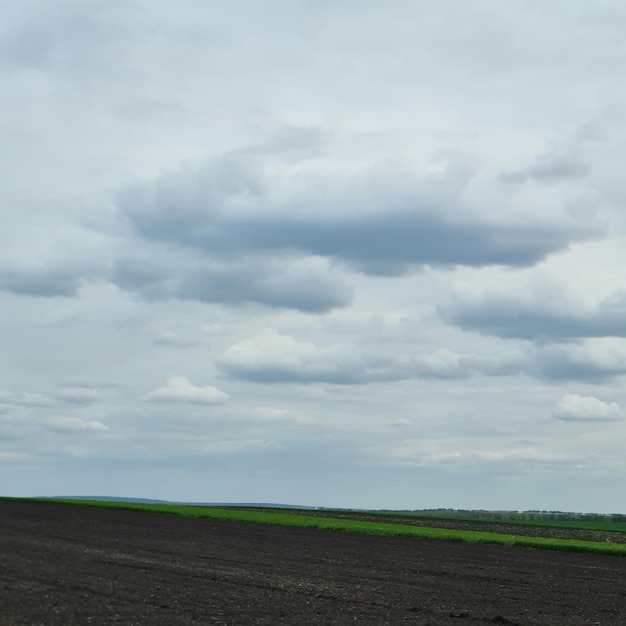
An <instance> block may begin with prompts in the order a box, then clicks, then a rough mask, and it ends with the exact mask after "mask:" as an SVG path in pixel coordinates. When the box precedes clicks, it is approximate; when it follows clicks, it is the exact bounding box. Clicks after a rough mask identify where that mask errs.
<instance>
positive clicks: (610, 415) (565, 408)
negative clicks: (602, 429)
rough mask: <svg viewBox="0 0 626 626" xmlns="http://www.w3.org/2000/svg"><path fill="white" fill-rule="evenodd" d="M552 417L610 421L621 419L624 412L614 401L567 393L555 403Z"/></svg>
mask: <svg viewBox="0 0 626 626" xmlns="http://www.w3.org/2000/svg"><path fill="white" fill-rule="evenodd" d="M552 417H554V418H555V419H558V420H563V421H566V422H610V421H616V420H621V419H623V417H624V412H623V411H622V409H621V408H620V406H619V405H618V404H617V403H616V402H604V401H603V400H600V399H598V398H595V397H594V396H579V395H578V394H570V393H568V394H565V395H564V396H563V397H562V398H561V399H560V400H559V401H558V402H557V403H556V405H555V406H554V408H553V409H552Z"/></svg>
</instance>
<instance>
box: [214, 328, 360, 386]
mask: <svg viewBox="0 0 626 626" xmlns="http://www.w3.org/2000/svg"><path fill="white" fill-rule="evenodd" d="M218 365H219V366H220V368H221V369H222V370H223V371H225V372H227V373H228V374H230V375H231V376H234V377H237V378H241V379H244V380H250V381H253V382H265V383H272V382H276V383H277V382H334V383H338V384H350V383H355V382H359V381H360V380H362V377H363V374H364V370H365V368H366V365H365V363H364V362H363V359H362V357H361V355H360V353H359V351H358V350H357V349H356V348H355V347H354V346H351V345H349V344H347V343H337V344H333V345H331V346H327V347H318V346H316V345H315V344H313V343H310V342H300V341H296V339H295V338H294V337H292V336H290V335H284V334H281V333H278V332H276V331H275V330H272V329H266V330H264V331H262V332H261V333H259V334H258V335H257V336H255V337H253V338H252V339H244V340H242V341H240V342H238V343H236V344H235V345H233V346H231V347H230V348H228V350H226V352H225V353H224V354H223V355H222V357H221V358H220V359H219V361H218Z"/></svg>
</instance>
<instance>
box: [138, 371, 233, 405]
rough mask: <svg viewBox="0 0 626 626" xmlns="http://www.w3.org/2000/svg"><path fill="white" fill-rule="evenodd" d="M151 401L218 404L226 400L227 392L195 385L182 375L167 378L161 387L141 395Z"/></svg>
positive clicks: (227, 398)
mask: <svg viewBox="0 0 626 626" xmlns="http://www.w3.org/2000/svg"><path fill="white" fill-rule="evenodd" d="M143 399H144V400H150V401H152V402H187V403H191V404H209V405H218V404H224V403H226V402H228V400H229V396H228V394H226V393H224V392H223V391H220V390H219V389H217V388H216V387H211V386H206V387H195V386H194V385H192V384H191V383H190V382H189V381H188V380H187V379H186V378H185V377H183V376H173V377H172V378H168V380H167V381H166V383H165V385H163V387H159V388H158V389H155V390H154V391H151V392H150V393H148V394H146V395H145V396H143Z"/></svg>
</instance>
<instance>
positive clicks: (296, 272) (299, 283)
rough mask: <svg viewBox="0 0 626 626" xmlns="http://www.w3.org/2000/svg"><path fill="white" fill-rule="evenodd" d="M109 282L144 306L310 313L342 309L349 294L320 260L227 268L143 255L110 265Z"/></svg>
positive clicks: (201, 260) (192, 258)
mask: <svg viewBox="0 0 626 626" xmlns="http://www.w3.org/2000/svg"><path fill="white" fill-rule="evenodd" d="M111 280H112V281H113V282H114V283H115V284H117V285H118V286H120V287H122V288H123V289H126V290H128V291H134V292H136V293H139V294H140V295H141V296H142V297H143V298H145V299H146V300H168V299H172V298H177V299H180V300H195V301H198V302H206V303H222V304H232V305H241V304H249V303H258V304H262V305H265V306H268V307H277V308H292V309H298V310H302V311H306V312H311V313H319V312H323V311H327V310H329V309H332V308H335V307H341V306H345V305H347V304H348V303H349V301H350V298H351V295H352V294H351V289H350V288H349V287H348V286H347V284H346V282H345V280H344V278H343V277H342V275H341V274H340V273H339V272H338V271H337V270H336V269H334V268H332V267H331V266H330V265H329V264H328V263H327V262H326V261H325V260H324V259H316V258H283V259H274V258H267V257H254V258H250V257H247V258H246V257H243V258H238V259H233V260H232V261H231V262H224V261H222V260H213V259H210V258H207V257H202V256H199V255H197V254H196V255H189V254H187V253H185V252H183V251H180V252H179V253H173V252H172V251H171V250H169V251H168V250H159V249H152V250H150V249H147V250H144V253H143V254H142V255H141V256H138V255H135V256H126V257H123V258H120V259H118V260H117V261H116V263H115V264H114V267H113V274H112V276H111Z"/></svg>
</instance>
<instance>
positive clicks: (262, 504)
mask: <svg viewBox="0 0 626 626" xmlns="http://www.w3.org/2000/svg"><path fill="white" fill-rule="evenodd" d="M47 499H48V500H98V501H101V502H132V503H135V504H178V505H183V506H250V507H258V508H268V509H303V510H314V509H316V508H319V507H314V506H303V505H300V504H276V503H271V502H175V501H172V500H151V499H149V498H124V497H115V496H50V497H47Z"/></svg>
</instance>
